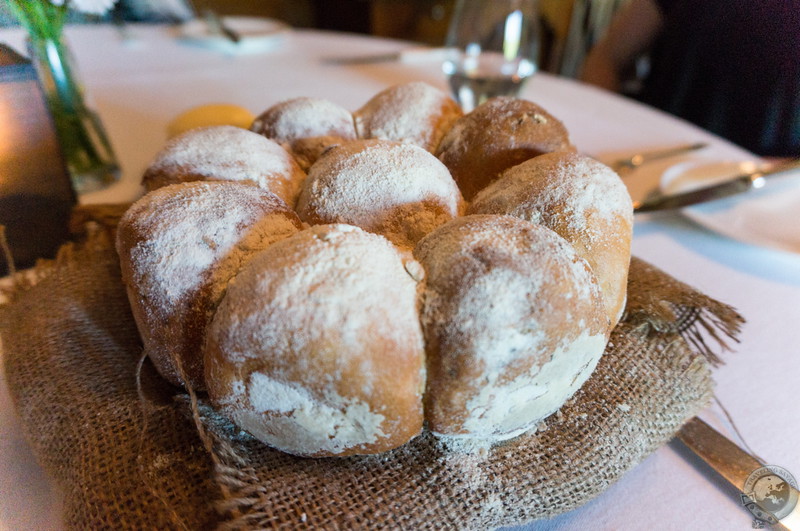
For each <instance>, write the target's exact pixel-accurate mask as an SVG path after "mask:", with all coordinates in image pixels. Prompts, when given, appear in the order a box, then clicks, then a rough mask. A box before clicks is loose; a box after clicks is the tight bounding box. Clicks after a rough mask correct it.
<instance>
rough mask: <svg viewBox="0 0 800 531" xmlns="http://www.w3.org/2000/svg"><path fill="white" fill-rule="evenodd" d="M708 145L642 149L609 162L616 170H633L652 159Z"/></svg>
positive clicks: (687, 151)
mask: <svg viewBox="0 0 800 531" xmlns="http://www.w3.org/2000/svg"><path fill="white" fill-rule="evenodd" d="M707 146H708V144H707V143H706V142H695V143H694V144H684V145H680V146H675V147H671V148H665V149H654V150H650V151H642V152H641V153H637V154H636V155H633V156H630V157H625V158H624V159H619V160H615V161H614V162H612V163H611V164H609V166H610V167H611V169H612V170H614V171H616V172H619V171H621V170H622V171H624V170H632V169H634V168H638V167H639V166H641V165H642V164H645V163H647V162H650V161H652V160H660V159H666V158H669V157H674V156H676V155H683V154H684V153H690V152H692V151H697V150H698V149H703V148H705V147H707Z"/></svg>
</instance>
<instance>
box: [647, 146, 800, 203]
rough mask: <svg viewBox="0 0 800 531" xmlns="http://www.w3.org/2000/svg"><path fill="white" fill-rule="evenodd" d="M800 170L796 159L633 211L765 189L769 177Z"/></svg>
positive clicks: (657, 197)
mask: <svg viewBox="0 0 800 531" xmlns="http://www.w3.org/2000/svg"><path fill="white" fill-rule="evenodd" d="M798 168H800V159H794V160H790V161H789V162H784V163H778V164H776V165H773V166H770V167H769V168H767V169H760V170H756V171H754V172H750V173H744V174H741V175H738V176H736V177H733V178H732V179H728V180H725V181H723V182H721V183H717V184H712V185H710V186H705V187H703V188H699V189H697V190H691V191H689V192H681V193H676V194H655V195H654V196H652V197H648V198H646V199H644V200H642V201H634V203H633V211H634V212H636V213H639V212H655V211H659V210H672V209H676V208H682V207H687V206H691V205H696V204H699V203H707V202H709V201H715V200H717V199H722V198H725V197H730V196H733V195H737V194H742V193H745V192H748V191H750V190H755V189H758V188H763V187H764V185H765V183H766V179H767V177H771V176H774V175H780V174H783V173H787V172H789V171H792V170H796V169H798Z"/></svg>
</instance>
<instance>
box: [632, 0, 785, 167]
mask: <svg viewBox="0 0 800 531" xmlns="http://www.w3.org/2000/svg"><path fill="white" fill-rule="evenodd" d="M656 2H657V3H658V4H659V7H660V9H661V11H662V14H663V15H664V21H665V24H664V29H663V32H662V34H661V35H660V36H659V38H658V40H657V42H656V44H655V47H654V48H653V50H652V55H651V71H650V74H649V75H648V77H647V79H646V80H645V82H644V86H643V89H642V92H641V95H640V99H641V100H642V101H644V102H645V103H648V104H650V105H653V106H655V107H658V108H661V109H663V110H665V111H667V112H670V113H672V114H675V115H677V116H680V117H682V118H685V119H687V120H689V121H691V122H694V123H695V124H697V125H699V126H701V127H703V128H705V129H707V130H709V131H711V132H713V133H716V134H718V135H720V136H722V137H725V138H727V139H729V140H731V141H732V142H734V143H736V144H739V145H740V146H742V147H744V148H746V149H749V150H750V151H753V152H755V153H756V154H759V155H763V156H800V0H656Z"/></svg>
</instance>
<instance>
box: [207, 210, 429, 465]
mask: <svg viewBox="0 0 800 531" xmlns="http://www.w3.org/2000/svg"><path fill="white" fill-rule="evenodd" d="M414 265H416V266H417V267H418V266H419V264H416V263H415V262H413V261H412V263H411V264H409V268H410V269H411V268H412V267H413V266H414ZM416 289H417V287H416V281H415V280H414V279H412V278H411V276H410V275H409V274H408V273H407V272H406V269H405V268H404V264H403V262H402V260H401V258H400V254H399V253H398V251H397V250H396V249H395V248H394V247H393V246H392V245H391V244H390V243H389V242H388V241H387V240H385V239H384V238H382V237H380V236H377V235H374V234H369V233H366V232H364V231H362V230H361V229H358V228H357V227H353V226H349V225H320V226H315V227H312V228H310V229H307V230H305V231H302V232H300V233H298V234H295V235H294V236H292V237H290V238H287V239H285V240H283V241H281V242H278V243H276V244H274V245H273V246H271V247H269V248H268V249H267V250H265V251H263V252H262V253H260V254H259V255H258V256H257V257H256V258H255V259H254V260H253V261H252V262H251V263H250V264H248V266H247V267H246V268H245V269H244V271H242V272H241V273H240V274H239V276H238V277H237V278H236V280H235V282H234V283H233V284H232V286H231V287H230V288H229V290H228V293H227V295H226V296H225V299H224V300H223V301H222V304H220V306H219V308H218V309H217V312H216V315H215V316H214V320H213V322H212V324H211V327H210V329H209V334H208V344H207V351H206V380H207V382H208V391H209V395H210V396H211V398H212V400H213V401H214V403H215V404H216V405H217V407H218V408H219V409H220V410H221V411H222V413H224V414H225V415H226V416H228V418H230V419H232V420H233V421H234V422H235V423H236V424H237V425H238V426H239V427H241V428H242V429H244V430H247V431H248V432H250V433H251V434H252V435H254V436H255V437H256V438H258V439H259V440H261V441H263V442H265V443H267V444H269V445H270V446H273V447H275V448H278V449H280V450H282V451H285V452H288V453H291V454H294V455H301V456H345V455H353V454H373V453H379V452H384V451H386V450H390V449H392V448H395V447H397V446H399V445H401V444H403V443H405V442H407V441H408V440H409V439H411V438H412V437H414V436H415V435H417V434H418V433H420V430H421V429H422V390H423V387H424V381H425V368H424V353H423V346H422V333H421V330H420V325H419V321H418V317H417V311H416Z"/></svg>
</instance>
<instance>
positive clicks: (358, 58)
mask: <svg viewBox="0 0 800 531" xmlns="http://www.w3.org/2000/svg"><path fill="white" fill-rule="evenodd" d="M448 53H450V50H449V49H448V48H429V47H413V48H406V49H405V50H400V51H397V52H388V53H377V54H370V55H349V56H330V57H323V58H322V63H323V64H328V65H365V64H374V63H388V62H399V63H407V64H414V63H424V62H436V61H443V60H444V59H445V57H446V56H447V54H448Z"/></svg>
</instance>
